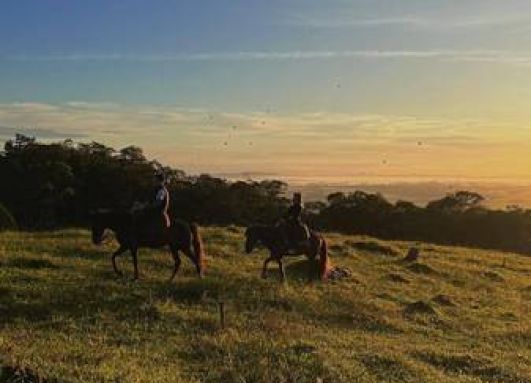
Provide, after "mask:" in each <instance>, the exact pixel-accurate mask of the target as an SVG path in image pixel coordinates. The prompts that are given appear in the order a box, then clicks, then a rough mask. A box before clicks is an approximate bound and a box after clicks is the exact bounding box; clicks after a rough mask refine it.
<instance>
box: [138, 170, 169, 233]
mask: <svg viewBox="0 0 531 383" xmlns="http://www.w3.org/2000/svg"><path fill="white" fill-rule="evenodd" d="M155 184H156V187H155V190H154V193H153V199H152V200H151V201H149V202H148V203H145V204H140V203H138V202H136V203H135V205H134V206H133V207H132V209H131V213H132V217H133V228H134V231H136V232H137V233H139V234H142V235H152V234H156V233H161V232H165V231H166V230H167V229H168V228H169V227H170V216H169V214H168V209H169V205H170V193H169V192H168V189H167V188H166V177H165V176H164V174H162V173H157V174H155Z"/></svg>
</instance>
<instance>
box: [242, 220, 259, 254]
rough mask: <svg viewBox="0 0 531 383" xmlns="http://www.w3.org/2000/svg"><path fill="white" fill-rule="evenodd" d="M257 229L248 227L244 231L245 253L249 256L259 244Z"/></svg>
mask: <svg viewBox="0 0 531 383" xmlns="http://www.w3.org/2000/svg"><path fill="white" fill-rule="evenodd" d="M257 229H258V227H256V226H250V227H248V228H247V230H246V231H245V252H246V253H247V254H251V253H252V252H253V250H254V248H255V247H256V245H257V244H258V242H259V240H260V239H259V236H258V230H257Z"/></svg>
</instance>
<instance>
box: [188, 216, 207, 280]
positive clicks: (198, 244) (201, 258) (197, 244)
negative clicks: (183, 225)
mask: <svg viewBox="0 0 531 383" xmlns="http://www.w3.org/2000/svg"><path fill="white" fill-rule="evenodd" d="M190 231H191V232H192V246H193V248H194V254H195V258H196V261H197V265H198V266H199V269H200V272H201V274H202V273H203V272H204V267H205V264H204V263H205V251H204V245H203V239H202V238H201V234H200V233H199V225H198V224H197V223H191V224H190Z"/></svg>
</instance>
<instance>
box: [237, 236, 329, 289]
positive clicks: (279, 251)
mask: <svg viewBox="0 0 531 383" xmlns="http://www.w3.org/2000/svg"><path fill="white" fill-rule="evenodd" d="M245 238H246V240H245V252H246V253H247V254H250V253H251V252H252V251H253V250H254V248H255V247H256V246H257V245H258V244H262V245H263V246H264V247H265V248H266V249H267V250H269V258H267V259H266V260H265V262H264V266H263V269H262V278H266V273H267V265H268V263H269V262H271V261H276V262H277V263H278V267H279V270H280V276H281V278H282V280H285V278H286V273H285V271H284V265H283V264H282V258H283V257H284V256H291V255H306V257H307V258H308V259H310V260H316V258H317V256H318V255H319V261H318V262H319V268H318V269H319V275H318V277H319V278H320V279H321V280H323V281H324V280H326V277H327V273H328V268H329V260H328V247H327V244H326V241H325V239H324V238H323V236H322V235H321V234H319V233H317V232H315V231H310V239H309V241H308V244H307V245H306V246H301V247H300V248H299V249H297V250H294V251H290V249H288V246H287V245H286V241H285V236H284V234H283V231H282V228H280V227H278V226H250V227H249V228H247V231H246V232H245ZM310 277H312V275H311V271H310Z"/></svg>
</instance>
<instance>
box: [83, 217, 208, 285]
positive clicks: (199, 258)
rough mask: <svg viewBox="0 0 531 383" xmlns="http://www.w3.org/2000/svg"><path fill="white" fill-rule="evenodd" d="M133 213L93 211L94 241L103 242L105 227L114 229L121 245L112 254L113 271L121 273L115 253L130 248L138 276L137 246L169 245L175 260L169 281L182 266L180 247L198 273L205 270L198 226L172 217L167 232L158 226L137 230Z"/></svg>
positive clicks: (95, 242) (200, 274)
mask: <svg viewBox="0 0 531 383" xmlns="http://www.w3.org/2000/svg"><path fill="white" fill-rule="evenodd" d="M134 227H135V224H134V220H133V216H132V214H131V213H130V212H127V211H113V210H104V211H99V212H97V213H93V214H92V242H93V243H94V244H96V245H99V244H101V243H102V241H103V239H104V232H105V230H106V229H109V230H112V231H113V232H114V233H115V236H116V240H117V241H118V244H119V245H120V247H119V248H118V250H116V251H115V252H114V254H113V255H112V267H113V269H114V271H115V272H116V274H118V275H122V273H121V272H120V271H119V270H118V268H117V267H116V257H118V256H119V255H121V254H123V253H125V252H126V251H128V250H129V251H130V252H131V255H132V256H133V267H134V273H135V279H138V259H137V252H138V249H139V248H140V247H149V248H160V247H164V246H169V248H170V251H171V254H172V256H173V260H174V262H175V264H174V267H173V273H172V275H171V277H170V281H172V280H173V278H175V275H176V274H177V272H178V271H179V267H180V266H181V258H180V255H179V251H182V252H183V253H184V254H185V255H186V256H187V257H188V258H190V260H191V261H192V262H193V263H194V265H195V267H196V270H197V274H198V275H199V276H200V277H202V276H203V273H204V262H203V259H204V252H203V241H202V239H201V235H200V234H199V227H198V226H197V225H196V224H194V223H192V224H187V223H185V222H183V221H180V220H174V221H172V223H171V225H170V227H169V228H168V229H167V232H162V231H163V230H158V232H157V233H155V232H149V233H139V230H135V229H134Z"/></svg>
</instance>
